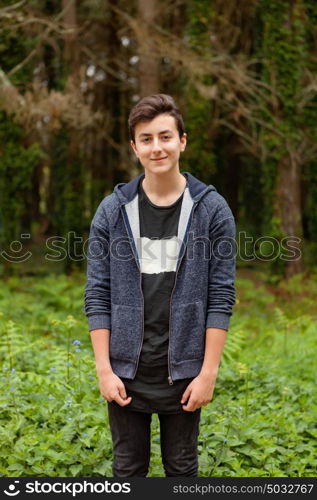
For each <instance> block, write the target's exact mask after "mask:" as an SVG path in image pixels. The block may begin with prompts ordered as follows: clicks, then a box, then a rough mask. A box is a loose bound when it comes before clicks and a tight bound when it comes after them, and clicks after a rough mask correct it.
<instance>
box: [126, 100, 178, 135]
mask: <svg viewBox="0 0 317 500" xmlns="http://www.w3.org/2000/svg"><path fill="white" fill-rule="evenodd" d="M162 113H167V114H169V115H170V116H173V117H174V118H175V121H176V127H177V129H178V133H179V137H180V138H181V137H182V136H183V134H184V132H185V127H184V122H183V117H182V115H181V113H180V111H179V109H178V108H177V106H176V104H175V101H174V99H173V97H171V96H170V95H167V94H154V95H150V96H147V97H143V99H141V100H140V101H139V102H138V103H137V104H136V105H135V106H134V107H133V108H132V109H131V112H130V115H129V119H128V124H129V132H130V137H131V139H132V141H133V142H134V141H135V134H134V132H135V127H136V125H137V124H138V123H141V122H148V121H151V120H153V118H156V116H158V115H161V114H162Z"/></svg>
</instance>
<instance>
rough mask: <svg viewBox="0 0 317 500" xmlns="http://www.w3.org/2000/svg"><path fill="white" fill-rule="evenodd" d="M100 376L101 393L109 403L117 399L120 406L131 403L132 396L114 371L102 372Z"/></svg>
mask: <svg viewBox="0 0 317 500" xmlns="http://www.w3.org/2000/svg"><path fill="white" fill-rule="evenodd" d="M98 378H99V389H100V393H101V395H102V396H103V397H104V398H105V399H106V400H107V401H108V402H109V403H110V402H111V401H116V402H117V403H118V404H119V405H120V406H126V405H128V404H129V403H131V400H132V398H131V396H130V397H127V393H126V390H125V387H124V384H123V382H122V380H121V379H120V378H119V377H118V376H117V375H116V374H115V373H113V371H110V372H106V373H100V374H99V375H98Z"/></svg>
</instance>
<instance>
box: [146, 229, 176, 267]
mask: <svg viewBox="0 0 317 500" xmlns="http://www.w3.org/2000/svg"><path fill="white" fill-rule="evenodd" d="M140 243H141V244H140V247H139V249H140V265H141V272H142V273H145V274H158V273H165V272H171V271H174V272H175V271H176V264H177V257H178V253H179V246H180V241H179V239H178V238H177V236H173V237H172V238H165V239H161V240H160V239H153V240H152V239H150V238H147V237H146V236H142V237H141V238H140Z"/></svg>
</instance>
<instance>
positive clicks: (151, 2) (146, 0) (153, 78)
mask: <svg viewBox="0 0 317 500" xmlns="http://www.w3.org/2000/svg"><path fill="white" fill-rule="evenodd" d="M138 11H139V20H140V26H141V29H142V33H144V36H142V37H140V38H139V57H140V61H139V68H140V95H141V97H144V96H146V95H151V94H157V93H158V92H159V87H160V81H159V58H158V54H157V48H156V46H155V42H154V41H153V38H152V36H151V29H152V28H153V25H154V22H155V19H156V13H157V4H156V0H138Z"/></svg>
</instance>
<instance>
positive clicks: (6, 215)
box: [0, 113, 41, 245]
mask: <svg viewBox="0 0 317 500" xmlns="http://www.w3.org/2000/svg"><path fill="white" fill-rule="evenodd" d="M0 144H2V145H3V147H2V151H1V153H0V199H1V205H0V242H1V243H2V244H6V245H8V244H9V243H11V241H12V240H13V239H15V238H18V239H19V237H20V233H21V230H22V229H23V228H22V225H21V224H22V215H23V213H24V210H25V206H26V196H27V193H28V191H29V190H30V188H31V185H32V174H33V171H34V168H35V167H36V165H37V164H38V161H39V158H40V156H41V150H40V147H39V146H38V145H37V144H32V145H31V146H26V145H25V144H24V138H23V131H22V129H21V127H19V126H18V125H16V124H14V123H13V122H12V121H11V120H10V119H9V118H8V117H7V116H6V115H5V113H0Z"/></svg>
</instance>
